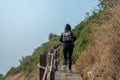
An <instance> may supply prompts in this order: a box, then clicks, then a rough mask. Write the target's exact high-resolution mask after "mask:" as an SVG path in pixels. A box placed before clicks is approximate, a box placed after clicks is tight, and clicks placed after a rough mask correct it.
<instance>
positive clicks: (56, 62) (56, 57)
mask: <svg viewBox="0 0 120 80" xmlns="http://www.w3.org/2000/svg"><path fill="white" fill-rule="evenodd" d="M57 59H58V56H57V51H55V65H54V66H55V71H57V70H58V61H57Z"/></svg>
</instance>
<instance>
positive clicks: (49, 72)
mask: <svg viewBox="0 0 120 80" xmlns="http://www.w3.org/2000/svg"><path fill="white" fill-rule="evenodd" d="M47 56H50V62H49V61H48V62H47ZM58 61H59V46H54V48H53V49H52V50H50V52H49V53H48V55H47V54H46V53H44V54H40V62H39V63H38V67H39V80H55V71H56V70H58V64H59V62H58Z"/></svg>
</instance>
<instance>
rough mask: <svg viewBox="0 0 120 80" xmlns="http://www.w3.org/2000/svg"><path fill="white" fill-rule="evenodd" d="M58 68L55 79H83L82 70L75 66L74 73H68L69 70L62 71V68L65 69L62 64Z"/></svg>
mask: <svg viewBox="0 0 120 80" xmlns="http://www.w3.org/2000/svg"><path fill="white" fill-rule="evenodd" d="M58 69H59V70H58V71H56V73H55V80H82V77H81V75H80V72H79V71H77V70H76V69H75V67H74V66H73V68H72V69H73V72H72V73H68V72H67V71H66V72H63V71H62V69H63V67H62V66H59V68H58Z"/></svg>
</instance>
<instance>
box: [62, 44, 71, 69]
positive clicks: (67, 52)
mask: <svg viewBox="0 0 120 80" xmlns="http://www.w3.org/2000/svg"><path fill="white" fill-rule="evenodd" d="M72 53H73V46H67V47H66V46H64V47H63V56H64V63H63V64H64V65H67V60H68V61H69V62H68V68H69V69H71V66H72Z"/></svg>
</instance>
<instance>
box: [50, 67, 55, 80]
mask: <svg viewBox="0 0 120 80" xmlns="http://www.w3.org/2000/svg"><path fill="white" fill-rule="evenodd" d="M50 80H55V71H54V68H52V71H51V74H50Z"/></svg>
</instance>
